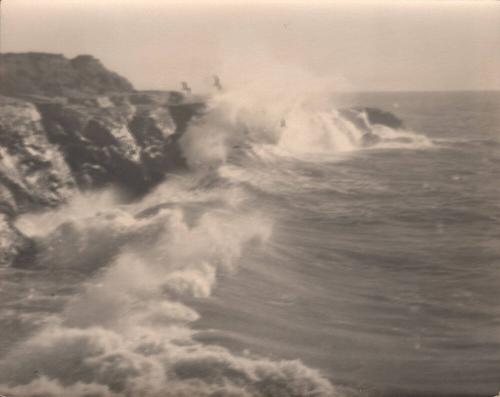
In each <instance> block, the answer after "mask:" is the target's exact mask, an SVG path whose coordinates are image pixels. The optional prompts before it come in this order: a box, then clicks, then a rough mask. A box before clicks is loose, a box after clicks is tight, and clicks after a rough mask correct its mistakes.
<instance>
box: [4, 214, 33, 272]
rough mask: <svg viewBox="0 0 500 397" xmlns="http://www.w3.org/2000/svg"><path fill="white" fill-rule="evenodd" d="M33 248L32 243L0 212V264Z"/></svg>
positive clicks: (9, 261)
mask: <svg viewBox="0 0 500 397" xmlns="http://www.w3.org/2000/svg"><path fill="white" fill-rule="evenodd" d="M32 249H33V243H32V242H31V241H30V240H29V239H28V238H27V237H26V236H24V235H23V234H21V233H20V232H19V231H18V230H17V229H16V228H15V227H14V226H13V225H12V224H11V222H10V220H9V218H8V216H7V215H5V214H2V213H0V266H6V265H10V264H12V263H13V262H15V261H16V260H20V259H21V257H22V255H26V254H28V253H29V252H30V251H31V250H32Z"/></svg>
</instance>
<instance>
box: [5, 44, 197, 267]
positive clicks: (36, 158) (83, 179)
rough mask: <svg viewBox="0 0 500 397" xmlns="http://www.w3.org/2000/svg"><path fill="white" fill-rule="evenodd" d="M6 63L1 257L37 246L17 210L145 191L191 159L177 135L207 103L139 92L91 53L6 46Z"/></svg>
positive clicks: (8, 257)
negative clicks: (76, 197)
mask: <svg viewBox="0 0 500 397" xmlns="http://www.w3.org/2000/svg"><path fill="white" fill-rule="evenodd" d="M0 69H1V76H0V93H1V94H3V96H0V264H1V263H10V262H12V261H13V260H14V259H15V258H16V257H19V255H21V254H22V253H23V252H26V251H29V249H30V248H32V245H31V244H30V241H29V240H28V239H27V238H26V237H24V236H23V235H22V234H21V233H19V231H17V230H16V229H15V227H14V226H13V221H14V220H15V218H16V216H17V215H19V214H22V213H25V212H28V211H36V210H41V209H44V208H47V207H53V206H57V205H59V204H61V203H63V202H64V201H65V200H67V198H68V197H70V196H71V195H72V194H73V193H74V192H75V191H78V190H86V189H95V188H102V187H105V186H108V185H113V186H118V187H120V188H121V189H122V190H123V191H126V192H128V193H129V195H130V197H131V198H133V197H137V196H139V195H142V194H144V193H146V192H147V191H148V190H149V189H151V188H152V187H154V186H155V185H156V184H157V183H158V182H160V181H161V180H162V179H163V178H164V177H165V174H166V173H167V172H168V171H171V170H173V169H176V168H178V167H183V166H184V165H185V163H184V160H183V158H182V155H181V151H180V150H179V148H178V146H177V140H178V138H179V136H180V134H181V133H182V132H183V131H184V130H185V128H186V126H187V123H188V122H189V120H190V119H191V118H192V117H193V116H194V115H196V114H197V113H200V112H201V111H202V109H203V106H204V105H203V104H202V103H184V100H183V99H184V98H183V96H182V95H181V94H180V93H178V92H165V91H148V92H139V91H136V90H134V88H133V87H132V85H131V84H130V83H129V82H128V81H127V80H125V79H124V78H123V77H120V76H118V75H117V74H115V73H113V72H110V71H108V70H107V69H105V68H104V66H102V65H101V63H100V62H99V61H98V60H96V59H95V58H93V57H90V56H79V57H76V58H74V59H72V60H68V59H66V58H64V57H63V56H61V55H53V54H40V53H28V54H3V55H2V56H1V62H0Z"/></svg>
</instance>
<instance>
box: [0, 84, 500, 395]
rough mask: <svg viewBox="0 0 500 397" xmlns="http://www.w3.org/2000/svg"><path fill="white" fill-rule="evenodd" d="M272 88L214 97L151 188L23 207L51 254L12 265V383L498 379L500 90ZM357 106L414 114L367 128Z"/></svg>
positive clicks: (3, 285)
mask: <svg viewBox="0 0 500 397" xmlns="http://www.w3.org/2000/svg"><path fill="white" fill-rule="evenodd" d="M261 99H262V98H258V100H249V98H247V97H246V96H245V95H244V94H243V95H242V94H241V93H229V94H224V95H221V97H219V98H216V99H214V100H213V103H211V104H210V106H209V108H210V109H209V112H208V114H207V115H205V116H204V117H202V118H201V119H199V120H197V121H196V122H194V123H193V124H192V125H191V127H190V128H189V129H188V131H187V132H186V134H185V136H184V137H183V138H182V139H181V147H182V150H183V154H184V156H185V157H186V159H187V162H188V165H189V169H188V170H183V171H179V172H175V173H172V174H171V175H169V176H168V177H167V179H166V181H165V182H164V183H163V184H162V185H160V186H158V187H157V188H156V189H155V190H154V191H153V192H151V193H150V194H149V195H147V196H146V197H144V198H142V199H141V200H139V201H136V202H133V203H125V202H123V201H121V199H120V197H119V194H118V193H115V192H113V191H112V190H111V189H110V190H107V191H101V192H94V193H89V194H81V195H78V196H75V197H74V198H73V199H72V200H71V201H70V202H68V204H67V205H65V206H63V207H61V208H59V209H57V210H54V211H51V212H47V213H42V214H31V215H25V216H23V217H21V218H20V219H19V220H18V222H17V226H18V227H19V228H20V230H22V231H23V232H24V233H25V234H27V235H29V236H30V237H32V238H33V239H34V240H35V241H36V242H37V249H38V252H37V255H36V256H35V257H34V258H33V259H32V260H31V261H30V262H29V263H25V264H24V266H20V267H17V268H12V267H11V268H3V269H0V272H1V278H0V317H1V324H2V328H1V333H0V335H1V340H0V384H1V386H0V393H3V394H6V395H12V396H35V395H36V396H39V395H40V396H134V397H143V396H144V397H147V396H152V397H153V396H155V397H156V396H172V397H176V396H266V397H275V396H276V397H278V396H279V397H282V396H297V397H298V396H315V397H320V396H402V397H409V396H485V397H486V396H490V397H492V396H493V395H495V394H496V393H497V392H498V390H500V303H499V302H500V292H499V291H500V184H499V181H500V94H499V93H493V92H453V93H371V94H351V95H333V96H328V97H327V100H323V101H322V102H321V104H320V105H318V104H317V102H316V101H312V102H311V101H303V100H301V99H300V98H299V99H297V98H291V99H292V100H286V101H281V102H280V101H279V100H278V101H275V102H273V103H263V102H262V100H261ZM350 106H370V107H377V108H381V109H385V110H388V111H391V112H393V113H394V114H396V115H397V116H398V117H400V118H401V119H403V121H404V123H405V128H404V129H403V130H394V129H391V128H389V127H385V126H373V129H374V132H375V133H376V134H377V136H378V137H379V138H380V139H379V140H378V142H377V143H376V144H375V145H372V146H369V147H366V146H363V145H362V133H363V132H362V131H360V130H359V129H357V128H356V126H354V125H353V124H352V123H350V122H349V121H348V120H346V119H345V118H343V117H342V115H341V113H339V111H338V110H336V109H340V108H345V107H350ZM283 121H284V122H283Z"/></svg>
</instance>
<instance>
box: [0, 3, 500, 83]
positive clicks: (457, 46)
mask: <svg viewBox="0 0 500 397" xmlns="http://www.w3.org/2000/svg"><path fill="white" fill-rule="evenodd" d="M2 50H3V51H5V52H7V51H9V52H17V51H43V52H54V53H63V54H65V55H67V56H69V57H72V56H75V55H77V54H82V53H85V54H93V55H95V56H96V57H98V58H99V59H101V60H102V61H103V63H104V64H105V65H106V66H107V67H109V68H110V69H113V70H115V71H117V72H119V73H121V74H123V75H124V76H126V77H127V78H129V79H130V80H131V81H132V83H133V84H134V85H135V86H136V87H137V88H174V87H176V88H177V87H178V86H179V81H181V80H187V81H189V82H190V83H191V84H192V85H193V88H194V89H195V90H196V88H197V86H200V85H201V84H202V82H204V81H207V82H208V81H209V79H210V76H211V75H212V74H213V73H218V74H220V76H221V79H222V81H223V82H224V81H228V80H229V79H234V78H238V77H239V78H246V79H253V80H256V81H259V80H258V79H262V81H265V79H266V78H268V77H269V78H272V77H271V75H280V74H286V73H288V71H289V70H293V69H297V70H301V71H304V72H305V73H308V74H311V75H314V76H317V77H319V78H327V79H333V80H334V81H335V82H336V85H337V87H338V89H344V90H345V89H348V90H361V91H369V90H449V89H500V2H493V1H492V2H480V1H470V2H456V1H444V2H437V1H425V2H421V1H410V0H406V1H399V2H373V1H364V2H352V1H337V2H326V1H309V2H307V3H305V2H297V1H284V0H283V1H274V2H270V1H263V0H261V1H255V0H254V1H246V2H243V1H236V0H233V1H229V0H225V1H222V2H221V1H214V0H212V1H208V0H204V1H202V0H199V1H188V2H186V1H183V2H180V1H177V2H173V1H170V0H3V1H2ZM292 75H293V74H292Z"/></svg>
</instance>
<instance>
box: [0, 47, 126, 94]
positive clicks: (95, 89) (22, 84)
mask: <svg viewBox="0 0 500 397" xmlns="http://www.w3.org/2000/svg"><path fill="white" fill-rule="evenodd" d="M133 91H134V87H133V86H132V84H130V83H129V82H128V81H127V80H126V79H125V78H123V77H121V76H119V75H118V74H116V73H114V72H111V71H109V70H107V69H106V68H105V67H104V66H103V65H102V64H101V62H100V61H99V60H97V59H96V58H94V57H92V56H90V55H80V56H77V57H76V58H74V59H71V60H70V59H67V58H65V57H64V56H63V55H60V54H47V53H39V52H28V53H6V54H2V56H1V57H0V94H3V95H11V96H13V95H21V94H31V95H45V96H63V97H64V96H78V95H89V94H90V95H95V94H103V93H110V92H133Z"/></svg>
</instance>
